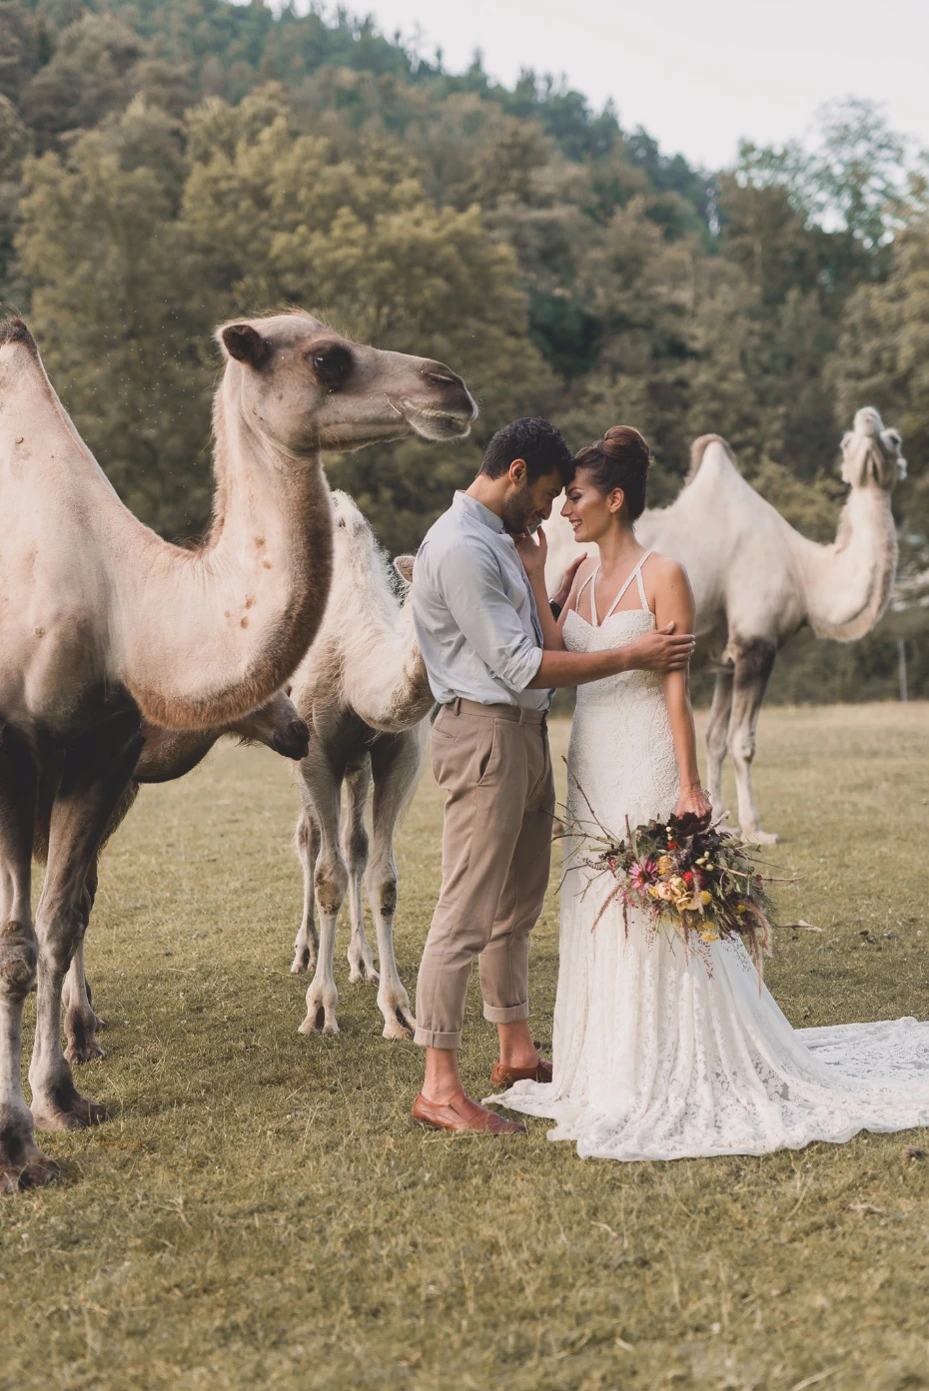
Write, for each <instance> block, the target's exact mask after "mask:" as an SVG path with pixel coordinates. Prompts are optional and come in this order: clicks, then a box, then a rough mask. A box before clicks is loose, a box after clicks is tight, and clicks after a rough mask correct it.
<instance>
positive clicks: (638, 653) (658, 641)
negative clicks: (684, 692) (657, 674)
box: [627, 623, 697, 671]
mask: <svg viewBox="0 0 929 1391" xmlns="http://www.w3.org/2000/svg"><path fill="white" fill-rule="evenodd" d="M696 645H697V643H696V639H695V638H694V635H693V633H676V632H675V631H674V624H673V623H668V624H666V626H665V627H664V628H660V629H659V630H658V631H657V632H654V633H646V634H645V635H644V637H641V638H637V639H636V641H635V642H634V643H632V644H631V647H632V649H633V650H632V651H631V652H629V649H628V648H627V652H628V654H629V656H630V657H631V658H632V660H631V661H630V663H629V665H630V666H632V667H637V668H638V669H639V670H640V671H679V670H680V668H681V667H685V666H686V665H687V663H688V662H689V661H690V659H691V657H692V656H693V654H694V648H695V647H696Z"/></svg>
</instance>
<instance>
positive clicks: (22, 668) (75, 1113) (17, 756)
mask: <svg viewBox="0 0 929 1391" xmlns="http://www.w3.org/2000/svg"><path fill="white" fill-rule="evenodd" d="M218 341H219V344H220V346H221V349H222V352H223V355H224V359H225V364H224V368H223V373H222V378H221V380H220V383H219V386H218V389H217V392H216V396H215V401H214V413H213V425H214V435H215V450H214V466H215V471H216V482H217V486H216V493H215V498H214V516H213V525H212V528H211V530H210V533H209V535H208V536H207V539H206V541H205V542H204V544H203V545H202V546H200V547H198V548H195V549H184V548H182V547H178V546H174V545H171V544H169V543H168V542H166V541H163V540H162V539H161V538H160V537H158V536H156V535H155V533H154V532H152V531H150V530H149V529H148V528H147V527H145V526H144V525H143V524H142V523H141V522H140V521H139V520H138V519H137V518H136V517H134V516H133V515H132V513H131V512H129V511H128V509H127V508H126V507H124V506H123V504H122V503H121V502H120V500H119V498H118V497H117V495H116V492H115V490H114V489H113V487H112V486H111V484H110V483H109V481H108V480H107V478H106V476H105V474H104V473H103V472H102V470H101V469H100V467H99V465H98V464H97V462H96V460H95V459H94V458H93V456H92V454H91V453H90V451H89V450H88V449H87V447H86V445H85V444H84V442H83V441H82V440H81V438H80V436H79V435H78V433H77V430H76V429H75V427H74V425H73V424H72V422H71V420H70V418H69V416H68V415H67V413H66V411H65V410H64V408H63V406H62V405H61V403H60V401H59V400H58V397H57V396H56V394H55V392H54V390H53V388H52V385H51V383H50V382H49V379H48V377H47V375H46V373H45V369H44V368H43V366H42V362H41V358H40V356H39V352H38V349H37V347H36V344H35V341H34V340H33V338H32V335H31V334H30V332H29V330H28V328H27V327H26V324H25V323H24V321H23V320H22V319H21V318H20V317H19V316H18V315H17V314H16V313H15V312H14V313H8V314H7V316H6V317H5V318H4V319H2V320H0V497H2V499H3V505H4V520H5V524H6V540H5V543H4V546H3V549H2V552H0V595H2V601H0V736H2V737H0V1189H2V1190H4V1191H7V1192H11V1191H15V1190H17V1189H19V1188H22V1187H24V1186H28V1185H31V1184H40V1183H45V1182H48V1181H49V1180H50V1179H52V1178H54V1177H55V1175H56V1173H57V1166H56V1165H55V1164H54V1163H53V1161H52V1160H50V1159H49V1158H47V1157H46V1155H44V1154H43V1153H42V1151H41V1150H40V1149H39V1147H38V1146H37V1144H36V1142H35V1135H34V1129H35V1127H36V1126H38V1127H40V1128H46V1129H52V1130H55V1129H62V1128H72V1127H75V1126H84V1125H89V1124H94V1123H96V1122H98V1121H102V1120H104V1119H105V1118H106V1113H105V1111H104V1109H103V1107H102V1106H100V1105H98V1103H97V1102H95V1101H91V1100H89V1099H88V1098H85V1097H83V1096H81V1095H80V1094H79V1093H78V1091H77V1088H76V1087H75V1085H74V1079H73V1076H72V1072H71V1067H70V1064H69V1063H68V1061H67V1059H66V1058H65V1055H64V1052H63V1049H62V1044H61V1028H60V1023H61V996H62V987H63V983H64V979H65V976H66V975H67V972H68V969H69V967H70V964H71V958H72V956H73V954H74V950H75V948H76V946H77V945H78V943H79V941H80V939H81V936H82V934H83V929H84V923H85V920H86V913H85V905H84V894H85V882H86V879H87V875H88V872H89V870H90V868H91V866H92V864H93V863H94V860H95V858H96V854H97V850H98V847H99V844H100V840H101V837H102V836H103V834H104V832H105V830H106V827H107V825H108V824H109V822H110V818H111V816H112V814H113V811H114V809H115V808H116V807H117V806H118V804H119V801H120V798H121V797H122V796H123V793H124V791H125V789H126V787H127V785H128V783H129V782H130V780H131V778H132V774H133V770H134V768H135V766H136V763H137V760H138V756H139V752H140V748H141V744H142V736H141V733H140V721H141V719H143V718H144V719H146V720H148V721H149V722H151V723H153V724H157V725H160V726H162V727H164V728H167V729H190V730H196V729H206V728H209V727H212V726H215V725H217V724H221V723H225V722H227V721H232V720H236V719H238V718H240V717H241V716H242V715H244V714H246V713H247V712H248V711H250V710H255V709H257V708H258V707H259V706H260V705H262V704H263V703H264V702H265V701H266V700H268V699H269V697H270V696H271V695H273V693H274V692H275V691H277V690H279V689H280V688H281V686H282V685H283V684H284V682H285V681H286V680H287V678H288V677H289V676H290V675H291V674H292V673H293V671H294V670H295V668H296V667H297V665H298V663H299V661H300V659H301V657H302V656H303V654H304V653H305V652H306V650H307V648H308V647H309V645H310V643H311V642H312V640H313V638H314V637H315V635H316V631H317V628H318V627H319V623H320V620H321V618H322V615H323V612H324V610H325V605H326V599H327V595H328V590H329V582H330V578H331V571H332V514H331V507H330V504H329V491H328V487H327V484H326V481H325V478H324V476H323V472H322V466H321V462H320V451H321V450H323V449H327V448H328V449H340V450H341V449H355V448H359V447H361V446H362V445H365V444H373V443H375V442H377V441H378V440H388V439H397V438H406V437H409V436H410V435H413V434H418V435H420V436H422V437H423V438H425V439H429V440H446V439H450V438H453V437H458V436H461V435H464V434H466V433H467V431H468V429H469V428H470V424H471V421H472V419H473V418H474V415H475V413H476V407H475V406H474V402H473V401H472V399H471V396H470V395H469V394H468V392H467V390H466V388H465V386H464V384H463V382H462V381H461V379H460V378H459V377H457V376H456V375H455V374H454V373H453V372H451V371H450V370H449V369H448V368H447V367H444V366H443V365H442V364H441V363H437V362H433V361H430V360H427V359H423V358H415V357H408V356H406V355H404V354H401V353H390V352H382V351H379V350H377V349H375V348H370V347H364V346H361V345H359V344H355V343H351V342H349V341H348V340H347V339H345V338H342V337H340V336H339V335H338V334H336V333H334V332H333V331H332V330H331V329H329V328H327V327H326V326H325V325H324V324H322V323H320V322H319V320H317V319H313V318H311V317H310V316H309V315H308V314H304V313H301V312H293V313H289V314H279V315H270V316H267V317H264V318H258V319H249V320H241V321H237V322H234V323H228V324H225V325H223V326H221V328H220V329H219V331H218ZM40 780H42V781H44V782H45V783H46V784H49V783H50V784H51V786H52V787H53V788H54V795H53V799H52V801H51V806H50V812H49V818H48V827H49V837H48V839H49V848H48V862H47V867H46V873H45V881H44V885H43V889H42V894H41V897H40V900H39V904H38V907H37V910H36V917H35V926H33V921H32V910H31V903H30V889H31V851H32V840H33V829H34V821H35V812H36V801H37V795H38V788H39V783H40ZM36 980H37V982H38V998H37V1005H36V1031H35V1046H34V1049H33V1055H32V1063H31V1066H30V1069H29V1081H30V1085H31V1088H32V1108H31V1111H30V1108H29V1107H27V1106H26V1103H25V1099H24V1097H23V1092H22V1086H21V1082H20V1057H21V1050H22V1017H23V1001H24V999H25V996H26V995H27V994H28V993H29V991H30V990H31V989H32V987H33V985H34V984H35V983H36Z"/></svg>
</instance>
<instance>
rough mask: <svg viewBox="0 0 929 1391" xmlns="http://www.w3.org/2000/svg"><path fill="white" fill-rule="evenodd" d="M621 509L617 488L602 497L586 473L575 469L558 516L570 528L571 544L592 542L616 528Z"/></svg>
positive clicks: (621, 495) (620, 492) (620, 495)
mask: <svg viewBox="0 0 929 1391" xmlns="http://www.w3.org/2000/svg"><path fill="white" fill-rule="evenodd" d="M622 505H623V493H622V489H621V488H614V489H613V491H612V492H611V493H608V494H607V495H606V497H604V495H603V493H601V491H600V489H599V488H598V487H596V486H595V484H594V483H593V482H592V481H591V478H590V474H589V473H588V471H587V469H578V470H577V472H576V473H575V475H574V477H573V479H572V480H571V482H570V484H569V485H568V488H567V490H566V492H565V504H564V506H563V507H562V509H561V515H562V516H563V517H567V519H568V521H569V522H570V523H571V526H572V527H573V528H574V539H575V541H582V542H585V543H586V542H588V541H593V542H595V541H599V540H600V538H601V537H603V536H605V535H606V534H607V532H608V531H611V530H612V528H613V527H615V526H616V524H617V521H618V519H619V516H620V513H621V511H622Z"/></svg>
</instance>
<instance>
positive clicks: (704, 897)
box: [700, 889, 713, 908]
mask: <svg viewBox="0 0 929 1391" xmlns="http://www.w3.org/2000/svg"><path fill="white" fill-rule="evenodd" d="M700 902H701V903H702V904H703V906H704V908H705V907H706V905H707V904H708V903H712V902H713V895H712V894H711V893H710V891H709V890H708V889H701V890H700Z"/></svg>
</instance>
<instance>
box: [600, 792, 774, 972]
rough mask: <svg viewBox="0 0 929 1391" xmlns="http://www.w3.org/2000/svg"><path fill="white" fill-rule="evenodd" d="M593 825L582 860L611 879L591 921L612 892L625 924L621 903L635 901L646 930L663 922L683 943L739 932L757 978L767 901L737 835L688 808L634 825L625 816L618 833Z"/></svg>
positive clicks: (765, 939)
mask: <svg viewBox="0 0 929 1391" xmlns="http://www.w3.org/2000/svg"><path fill="white" fill-rule="evenodd" d="M600 830H601V831H603V832H604V833H603V835H602V836H593V837H587V839H588V842H590V841H593V843H594V845H599V846H600V847H601V848H600V849H599V850H598V851H597V853H596V854H594V855H591V856H589V857H585V858H584V861H583V862H584V863H585V864H586V865H588V866H589V867H590V868H591V869H593V870H595V871H597V872H599V873H608V874H610V875H612V876H613V878H614V879H616V881H617V883H616V887H615V888H614V889H612V890H611V892H610V894H609V895H608V897H607V899H606V902H605V903H604V904H603V907H602V908H601V909H600V912H599V913H598V914H597V917H596V918H595V919H594V927H596V925H597V923H598V922H599V921H600V918H601V917H602V916H603V914H604V912H605V911H606V908H607V907H608V905H609V904H610V903H613V902H615V901H617V900H618V901H619V902H621V903H622V906H623V921H624V923H625V925H626V929H627V931H628V927H629V916H628V915H629V909H630V908H635V909H638V910H640V911H641V912H643V913H644V914H645V915H646V917H647V919H648V922H649V925H650V927H651V928H652V929H653V930H655V931H657V929H658V928H659V927H660V926H661V925H662V924H664V925H666V926H667V927H669V928H671V930H672V931H674V932H675V933H676V934H677V935H678V936H679V937H680V938H681V939H682V941H683V943H684V946H685V948H690V947H694V948H696V949H698V950H699V948H700V947H701V946H703V944H705V943H708V942H718V941H723V940H725V939H726V938H731V937H740V938H741V939H742V942H743V945H744V946H745V948H746V950H747V951H748V953H749V955H750V956H751V958H752V960H753V962H754V963H755V969H756V970H757V971H758V974H759V978H760V976H761V968H762V959H763V957H765V956H770V954H771V939H772V928H773V924H772V909H771V904H770V901H769V899H768V896H767V894H766V893H765V887H764V881H763V879H762V878H761V876H760V875H759V874H758V872H757V870H756V869H755V867H754V865H753V864H752V861H751V860H750V859H749V857H748V854H747V852H746V849H745V846H744V845H743V843H742V842H741V841H740V840H739V839H738V837H736V836H734V835H732V833H731V832H728V831H722V830H720V827H719V823H718V822H716V823H713V824H709V825H708V824H707V822H706V821H705V820H701V819H699V818H697V817H695V816H692V815H687V816H682V817H676V816H672V817H670V818H669V819H668V820H667V821H666V822H665V821H650V822H649V823H648V824H647V825H645V826H636V827H635V828H633V827H631V826H630V825H629V822H628V820H627V822H626V838H625V840H617V839H616V838H615V837H613V836H611V835H610V834H609V833H607V832H606V831H605V830H604V828H603V827H600Z"/></svg>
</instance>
